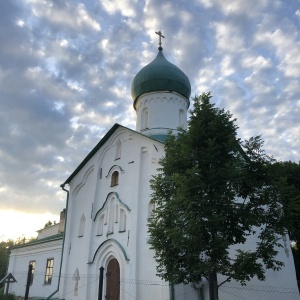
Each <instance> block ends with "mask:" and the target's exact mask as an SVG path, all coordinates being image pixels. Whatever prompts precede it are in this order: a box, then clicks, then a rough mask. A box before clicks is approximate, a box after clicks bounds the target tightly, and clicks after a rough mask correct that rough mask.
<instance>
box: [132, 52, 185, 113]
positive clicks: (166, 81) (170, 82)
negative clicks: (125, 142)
mask: <svg viewBox="0 0 300 300" xmlns="http://www.w3.org/2000/svg"><path fill="white" fill-rule="evenodd" d="M157 91H170V92H176V93H178V94H180V95H182V96H183V97H185V98H187V99H189V97H190V95H191V84H190V81H189V79H188V77H187V76H186V75H185V74H184V73H183V72H182V71H181V70H180V69H179V68H178V67H176V66H175V65H173V64H171V63H170V62H168V61H167V60H166V59H165V57H164V55H163V53H162V48H161V47H160V48H159V52H158V54H157V56H156V58H155V59H154V60H153V61H152V62H151V63H150V64H148V65H147V66H145V67H144V68H142V69H141V70H140V71H139V72H138V73H137V74H136V76H135V77H134V79H133V81H132V84H131V96H132V99H133V101H134V104H133V106H134V108H135V104H136V101H137V100H138V98H139V97H140V96H141V95H143V94H145V93H149V92H157Z"/></svg>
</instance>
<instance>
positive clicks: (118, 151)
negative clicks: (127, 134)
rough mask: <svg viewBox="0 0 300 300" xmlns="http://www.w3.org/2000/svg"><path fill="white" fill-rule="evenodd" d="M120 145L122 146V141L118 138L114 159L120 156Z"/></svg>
mask: <svg viewBox="0 0 300 300" xmlns="http://www.w3.org/2000/svg"><path fill="white" fill-rule="evenodd" d="M121 146H122V143H121V141H120V140H119V141H118V142H117V148H116V158H115V159H120V158H121Z"/></svg>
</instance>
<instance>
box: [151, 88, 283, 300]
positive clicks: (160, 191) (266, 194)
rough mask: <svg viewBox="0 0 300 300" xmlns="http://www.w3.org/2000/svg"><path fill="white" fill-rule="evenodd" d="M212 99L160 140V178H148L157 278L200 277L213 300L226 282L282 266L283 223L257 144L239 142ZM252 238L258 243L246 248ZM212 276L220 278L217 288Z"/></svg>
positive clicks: (204, 99)
mask: <svg viewBox="0 0 300 300" xmlns="http://www.w3.org/2000/svg"><path fill="white" fill-rule="evenodd" d="M210 99H211V94H210V93H204V94H202V95H201V96H196V97H195V98H194V108H193V110H192V111H191V117H190V120H189V129H188V131H184V130H182V129H181V130H180V133H179V135H178V137H174V136H173V135H169V137H168V139H167V140H166V143H165V157H164V158H162V159H161V160H160V165H161V168H160V169H159V170H160V173H159V174H158V175H156V176H154V178H153V180H151V188H152V190H153V194H152V201H153V203H155V206H156V209H155V210H154V212H153V215H152V218H151V219H150V221H149V233H150V244H151V247H152V248H153V249H154V250H155V259H156V261H157V263H158V267H157V272H158V275H159V276H160V277H162V278H163V279H165V280H167V281H171V282H173V283H189V282H199V281H201V280H202V278H203V277H206V278H208V279H209V284H210V291H211V294H213V295H214V296H212V297H211V299H218V295H217V294H218V286H220V285H221V284H223V283H224V282H226V281H230V280H231V279H235V280H237V281H239V282H241V283H242V284H245V282H246V281H248V280H250V279H251V278H252V277H254V276H256V277H257V278H258V279H259V280H264V279H265V270H266V269H273V270H279V269H280V268H281V267H282V266H283V263H282V262H280V261H278V260H276V255H277V253H278V249H279V248H280V247H282V241H281V240H279V239H278V235H282V234H283V233H284V228H283V224H284V220H283V214H282V209H281V206H280V204H279V203H280V193H279V191H278V189H277V187H276V185H274V182H276V180H275V179H276V178H275V176H273V174H272V172H270V168H269V167H268V166H269V165H271V164H272V163H274V160H273V159H272V158H270V157H269V156H267V155H266V154H265V153H264V151H263V149H262V146H263V141H262V140H261V138H260V137H254V138H250V139H249V141H244V142H242V141H241V140H239V139H238V138H237V126H236V125H235V121H236V120H235V119H232V115H231V114H230V113H229V112H228V111H225V110H224V109H218V108H216V107H215V106H214V104H211V103H210ZM253 236H254V237H255V239H256V240H257V243H256V245H255V244H254V245H253V246H252V247H250V248H249V245H247V239H248V238H252V237H253ZM229 249H231V250H232V249H236V251H235V256H233V255H229ZM217 274H221V275H223V277H224V281H223V282H221V283H219V284H218V283H217Z"/></svg>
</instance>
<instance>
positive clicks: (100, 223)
mask: <svg viewBox="0 0 300 300" xmlns="http://www.w3.org/2000/svg"><path fill="white" fill-rule="evenodd" d="M103 226H104V214H103V215H102V216H101V217H100V219H99V224H98V230H97V235H102V234H103Z"/></svg>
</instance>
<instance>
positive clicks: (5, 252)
mask: <svg viewBox="0 0 300 300" xmlns="http://www.w3.org/2000/svg"><path fill="white" fill-rule="evenodd" d="M13 244H14V242H13V240H8V241H6V242H4V241H1V242H0V280H1V279H2V278H4V276H5V275H6V269H7V265H8V260H9V248H10V247H12V246H13ZM0 288H2V286H1V285H0Z"/></svg>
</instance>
